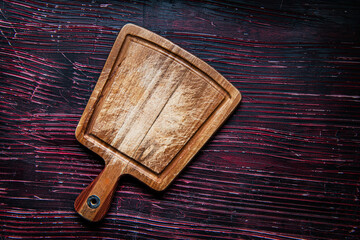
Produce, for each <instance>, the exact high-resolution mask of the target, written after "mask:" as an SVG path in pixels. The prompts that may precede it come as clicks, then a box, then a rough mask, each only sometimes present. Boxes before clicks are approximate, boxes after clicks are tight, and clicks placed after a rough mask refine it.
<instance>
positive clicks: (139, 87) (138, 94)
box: [75, 24, 241, 221]
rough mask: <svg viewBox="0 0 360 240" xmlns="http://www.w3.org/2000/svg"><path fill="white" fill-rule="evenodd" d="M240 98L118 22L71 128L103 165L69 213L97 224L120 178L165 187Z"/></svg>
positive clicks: (202, 68) (158, 40) (210, 73)
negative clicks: (116, 32)
mask: <svg viewBox="0 0 360 240" xmlns="http://www.w3.org/2000/svg"><path fill="white" fill-rule="evenodd" d="M240 99H241V95H240V93H239V91H238V90H237V89H236V88H235V87H234V86H233V85H231V84H230V83H229V82H228V81H227V80H226V79H225V78H224V77H223V76H221V75H220V74H219V73H218V72H217V71H215V70H214V69H213V68H212V67H210V66H209V65H208V64H206V63H205V62H203V61H202V60H200V59H198V58H197V57H195V56H193V55H192V54H190V53H188V52H187V51H185V50H183V49H182V48H180V47H179V46H177V45H175V44H173V43H172V42H170V41H168V40H166V39H165V38H163V37H160V36H158V35H156V34H155V33H152V32H150V31H148V30H146V29H143V28H141V27H138V26H135V25H133V24H127V25H125V26H124V27H123V28H122V30H121V31H120V33H119V35H118V37H117V39H116V41H115V44H114V46H113V48H112V50H111V52H110V55H109V57H108V59H107V61H106V63H105V66H104V68H103V70H102V73H101V75H100V77H99V80H98V82H97V84H96V86H95V89H94V91H93V93H92V95H91V97H90V99H89V102H88V104H87V106H86V108H85V111H84V113H83V115H82V117H81V119H80V122H79V124H78V126H77V129H76V138H77V139H78V141H79V142H80V143H82V144H83V145H84V146H86V147H87V148H89V149H90V150H92V151H93V152H95V153H97V154H98V155H100V156H101V157H102V158H103V159H104V160H105V168H104V170H103V171H102V172H101V173H100V175H99V176H98V177H97V178H96V179H95V180H94V181H93V182H92V183H91V184H90V185H89V186H88V187H87V188H86V189H85V190H84V191H83V192H82V193H81V194H80V195H79V196H78V198H77V199H76V201H75V209H76V211H77V212H78V213H79V214H80V215H81V216H83V217H84V218H85V219H87V220H90V221H99V220H100V219H102V218H103V216H104V215H105V214H106V212H107V210H108V208H109V206H110V203H111V199H112V196H113V194H114V191H115V189H116V185H117V182H118V179H119V177H120V176H121V175H124V174H129V175H132V176H134V177H136V178H137V179H139V180H140V181H142V182H144V183H146V184H147V185H149V186H150V187H151V188H153V189H155V190H158V191H161V190H163V189H165V188H166V187H167V186H168V185H169V184H170V183H171V181H172V180H173V179H174V178H175V177H176V176H177V175H178V174H179V172H180V171H181V170H182V169H183V168H184V167H185V166H186V164H187V163H188V162H189V161H190V160H191V159H192V158H193V157H194V155H195V154H196V153H197V152H198V151H199V150H200V148H201V147H202V146H203V145H204V144H205V142H206V141H207V140H208V139H209V138H210V137H211V135H212V134H213V133H214V132H215V131H216V130H217V129H218V128H219V127H220V125H221V124H222V123H223V122H224V121H225V119H226V118H227V117H228V116H229V115H230V113H231V112H232V111H233V110H234V108H235V107H236V105H237V104H238V103H239V102H240ZM214 164H215V163H214Z"/></svg>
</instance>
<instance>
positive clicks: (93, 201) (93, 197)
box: [87, 195, 100, 208]
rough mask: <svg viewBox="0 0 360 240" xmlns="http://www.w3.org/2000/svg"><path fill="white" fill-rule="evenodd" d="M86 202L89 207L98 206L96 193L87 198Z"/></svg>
mask: <svg viewBox="0 0 360 240" xmlns="http://www.w3.org/2000/svg"><path fill="white" fill-rule="evenodd" d="M87 204H88V206H89V207H90V208H97V207H99V206H100V198H99V197H98V196H96V195H91V196H90V197H89V198H88V199H87Z"/></svg>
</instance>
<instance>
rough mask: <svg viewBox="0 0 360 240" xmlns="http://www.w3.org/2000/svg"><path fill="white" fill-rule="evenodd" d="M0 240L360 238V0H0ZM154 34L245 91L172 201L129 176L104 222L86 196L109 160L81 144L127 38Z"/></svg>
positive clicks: (170, 193) (175, 187) (170, 194)
mask: <svg viewBox="0 0 360 240" xmlns="http://www.w3.org/2000/svg"><path fill="white" fill-rule="evenodd" d="M0 7H1V14H0V29H1V42H0V56H1V57H0V69H1V71H0V77H1V82H0V103H1V105H0V106H1V107H0V144H1V148H0V153H1V161H0V206H1V207H0V234H1V237H2V239H14V238H16V239H18V238H34V239H35V238H43V237H50V238H59V239H64V238H86V239H91V238H94V239H98V238H104V239H118V238H125V239H162V238H164V239H166V238H174V239H199V238H212V239H239V238H245V239H253V238H266V239H298V238H306V239H357V238H359V237H360V234H359V225H360V224H359V220H360V217H359V216H360V207H359V206H360V205H359V198H360V193H359V192H360V153H359V150H360V136H359V135H360V82H359V81H360V31H359V25H360V4H359V3H358V2H357V1H309V0H305V1H287V0H276V1H237V2H235V1H226V2H225V1H217V0H207V1H197V0H194V1H152V2H145V1H127V2H117V1H95V0H94V1H91V2H90V1H89V2H87V1H78V0H77V1H61V0H49V1H38V0H1V1H0ZM128 22H130V23H135V24H137V25H139V26H143V27H145V28H148V29H149V30H151V31H154V32H156V33H158V34H160V35H162V36H164V37H166V38H168V39H170V40H171V41H173V42H174V43H176V44H178V45H180V46H181V47H183V48H185V49H186V50H188V51H189V52H191V53H193V54H195V55H196V56H198V57H200V58H201V59H203V60H205V61H206V62H207V63H209V64H210V65H211V66H213V67H214V68H215V69H217V70H218V71H219V72H220V73H221V74H223V75H224V76H225V77H226V78H227V79H228V80H229V81H231V82H232V83H233V84H234V85H235V86H236V87H237V88H238V89H239V90H240V91H241V92H242V94H243V101H242V104H241V105H240V107H238V108H237V109H236V111H235V113H234V115H233V116H232V117H231V118H230V119H229V120H228V121H227V122H226V123H225V125H224V126H223V127H222V128H221V129H220V130H219V131H218V132H217V134H216V135H215V136H214V137H213V138H212V139H211V141H210V142H209V143H208V144H207V145H206V146H205V148H204V149H203V150H202V151H201V152H200V153H199V154H198V155H197V156H196V157H195V159H194V160H193V161H192V163H191V164H190V165H189V166H188V167H187V168H186V169H185V170H184V171H183V172H182V174H181V175H180V176H179V177H178V178H177V179H176V180H175V181H174V183H173V184H172V185H171V186H170V187H169V188H168V189H167V190H166V191H164V192H160V193H158V192H155V191H152V190H150V189H149V188H148V187H146V186H145V185H144V184H142V183H140V182H139V181H137V180H136V179H133V178H131V177H124V178H123V179H122V180H121V183H120V186H119V188H118V190H117V192H116V195H115V198H114V202H113V204H112V206H111V208H110V211H109V214H108V215H107V217H106V218H105V220H104V221H103V222H101V223H99V224H89V223H87V222H85V221H83V220H82V219H81V218H80V217H79V216H77V214H76V213H75V211H74V209H73V203H74V200H75V198H76V196H77V195H78V194H79V193H80V192H81V190H82V189H83V188H84V187H85V186H87V185H88V184H89V183H90V182H91V181H92V180H93V179H94V178H95V176H96V175H97V174H98V173H99V172H100V171H101V170H102V168H103V163H102V160H101V159H100V158H99V157H97V156H96V155H95V154H93V153H92V152H91V151H89V150H87V149H86V148H84V147H82V146H81V145H80V144H79V143H78V142H77V141H76V140H75V137H74V130H75V127H76V125H77V122H78V120H79V118H80V116H81V114H82V111H83V110H84V108H85V105H86V103H87V99H88V97H89V96H90V94H91V91H92V89H93V88H94V85H95V83H96V81H97V78H98V76H99V74H100V72H101V69H102V67H103V64H104V63H105V60H106V57H107V55H108V53H109V52H110V49H111V46H112V44H113V42H114V40H115V38H116V35H117V33H118V32H119V30H120V29H121V27H122V26H123V25H124V24H126V23H128Z"/></svg>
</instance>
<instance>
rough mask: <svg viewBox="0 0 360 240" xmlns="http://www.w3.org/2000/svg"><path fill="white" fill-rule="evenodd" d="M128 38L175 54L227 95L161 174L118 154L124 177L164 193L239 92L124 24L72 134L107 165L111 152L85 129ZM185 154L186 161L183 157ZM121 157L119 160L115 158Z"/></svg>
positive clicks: (154, 37)
mask: <svg viewBox="0 0 360 240" xmlns="http://www.w3.org/2000/svg"><path fill="white" fill-rule="evenodd" d="M127 35H133V36H136V37H139V38H143V39H146V40H147V41H150V42H153V43H155V44H156V45H159V46H160V47H162V48H164V49H166V50H168V51H170V52H172V53H174V54H176V55H177V56H179V57H180V58H183V59H185V60H186V61H187V62H189V63H190V64H192V65H193V66H195V67H196V68H197V69H199V70H200V71H201V72H202V73H204V74H205V75H206V76H208V77H209V78H210V79H212V80H213V81H214V82H215V83H217V84H218V85H219V86H220V87H221V88H222V89H224V90H225V92H226V93H227V96H226V98H225V100H224V101H223V102H222V103H221V104H220V105H219V106H218V108H217V109H216V110H215V111H214V112H213V114H212V115H211V116H210V117H209V118H208V119H207V120H206V122H208V121H210V122H211V124H203V126H201V127H200V129H199V130H198V131H197V132H196V133H195V135H194V136H193V137H192V138H191V139H190V140H189V142H188V143H186V145H185V146H184V147H183V149H181V151H180V152H179V153H178V155H177V156H176V160H173V161H171V162H170V164H169V165H168V166H167V167H166V168H165V169H164V171H162V172H161V173H160V174H155V173H154V172H152V171H151V170H149V169H147V168H146V167H144V166H143V165H141V164H140V163H138V162H136V161H131V160H129V159H128V158H126V157H125V156H124V157H121V156H119V154H117V155H116V156H117V160H121V161H123V162H124V163H125V164H127V167H126V168H125V170H124V174H130V175H132V176H134V177H136V178H138V179H140V180H141V181H143V182H144V183H145V184H147V185H149V186H150V187H151V188H153V189H155V190H158V191H161V190H164V189H165V188H166V187H167V186H168V185H169V184H170V183H171V182H172V181H173V179H174V178H175V177H176V176H177V175H178V174H179V173H180V171H181V170H182V169H183V168H184V167H185V166H186V165H187V164H188V162H189V161H190V160H191V159H192V158H193V157H194V155H195V154H196V153H197V152H198V151H199V150H200V148H201V147H202V146H203V145H204V144H205V143H206V142H207V141H208V140H209V139H210V137H211V136H212V135H213V134H214V133H215V131H216V130H217V129H218V128H219V127H220V126H221V124H222V123H223V122H224V121H225V120H226V118H227V117H229V115H230V114H231V112H232V111H233V110H234V109H235V107H236V106H237V105H238V103H239V102H240V100H241V94H240V92H239V91H238V90H237V89H236V88H235V87H234V86H233V85H232V84H231V83H230V82H228V81H227V80H226V79H225V78H224V77H223V76H222V75H221V74H220V73H218V72H217V71H216V70H215V69H214V68H212V67H211V66H209V65H208V64H207V63H205V62H204V61H202V60H200V59H199V58H197V57H195V56H194V55H192V54H191V53H189V52H187V51H186V50H184V49H182V48H180V47H179V46H177V45H175V44H174V43H172V42H170V41H169V40H167V39H165V38H163V37H161V36H159V35H157V34H155V33H153V32H151V31H149V30H146V29H144V28H141V27H139V26H136V25H134V24H126V25H125V26H124V27H123V28H122V29H121V31H120V33H119V35H118V37H117V38H116V40H115V43H114V45H113V47H112V49H111V52H110V54H109V56H108V58H107V60H106V62H105V65H104V68H103V70H102V72H101V74H100V77H99V79H98V82H97V84H96V86H95V88H94V90H93V92H92V94H91V96H90V99H89V101H88V103H87V106H86V108H85V110H84V113H83V115H82V117H81V119H80V121H79V124H78V126H77V128H76V131H75V136H76V138H77V140H78V141H79V142H80V143H81V144H83V145H84V146H86V147H87V148H89V149H91V150H92V151H93V152H95V153H97V154H98V155H100V156H101V157H102V158H103V159H104V161H105V163H106V164H108V163H109V161H111V159H112V158H114V156H115V155H114V150H112V149H108V148H106V147H105V146H104V145H102V144H99V143H98V142H97V141H94V139H93V137H89V136H87V135H86V127H87V124H88V122H89V121H90V119H91V116H92V114H93V111H94V109H95V106H96V104H97V102H98V101H99V100H100V98H101V97H102V96H101V94H102V90H103V88H104V86H105V84H106V82H107V80H108V78H109V76H110V74H111V72H112V69H113V67H114V64H115V62H116V59H117V57H118V55H119V53H120V51H121V48H122V47H123V46H122V45H123V43H124V41H125V38H126V36H127ZM185 152H186V159H184V158H183V156H184V155H185ZM119 157H120V159H118V158H119Z"/></svg>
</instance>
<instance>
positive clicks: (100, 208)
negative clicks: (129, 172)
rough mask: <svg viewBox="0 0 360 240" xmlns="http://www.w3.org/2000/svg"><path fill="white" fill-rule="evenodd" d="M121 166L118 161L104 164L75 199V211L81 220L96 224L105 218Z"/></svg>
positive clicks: (120, 172)
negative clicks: (101, 169)
mask: <svg viewBox="0 0 360 240" xmlns="http://www.w3.org/2000/svg"><path fill="white" fill-rule="evenodd" d="M119 165H120V166H119ZM121 165H122V163H121V162H120V161H119V162H109V163H108V164H106V165H105V168H104V170H103V171H102V172H101V173H100V174H99V176H97V177H96V178H95V180H94V181H93V182H92V183H91V184H90V185H89V186H88V187H87V188H85V189H84V190H83V191H82V192H81V193H80V195H79V196H78V197H77V198H76V200H75V204H74V207H75V210H76V211H77V212H78V213H79V214H80V215H81V216H82V217H83V218H85V219H86V220H89V221H92V222H98V221H100V220H101V219H102V218H103V217H104V216H105V214H106V213H107V211H108V209H109V207H110V204H111V201H112V198H113V195H114V192H115V190H116V186H117V183H118V180H119V178H120V176H121V174H122V173H123V170H124V166H121Z"/></svg>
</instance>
